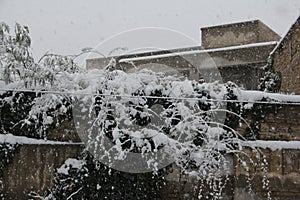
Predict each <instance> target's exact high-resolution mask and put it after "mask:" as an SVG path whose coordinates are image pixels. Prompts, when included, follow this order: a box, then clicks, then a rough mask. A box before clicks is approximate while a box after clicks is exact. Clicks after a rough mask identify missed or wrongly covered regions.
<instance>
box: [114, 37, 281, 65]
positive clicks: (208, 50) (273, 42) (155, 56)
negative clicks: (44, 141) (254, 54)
mask: <svg viewBox="0 0 300 200" xmlns="http://www.w3.org/2000/svg"><path fill="white" fill-rule="evenodd" d="M276 44H277V41H271V42H260V43H252V44H245V45H238V46H230V47H222V48H217V49H201V50H192V51H182V52H171V53H166V54H159V55H149V56H141V57H134V58H122V59H120V60H119V63H126V62H134V61H141V60H150V59H157V58H166V57H174V56H184V55H193V54H201V53H211V52H220V51H229V50H237V49H245V48H253V47H261V46H270V45H276Z"/></svg>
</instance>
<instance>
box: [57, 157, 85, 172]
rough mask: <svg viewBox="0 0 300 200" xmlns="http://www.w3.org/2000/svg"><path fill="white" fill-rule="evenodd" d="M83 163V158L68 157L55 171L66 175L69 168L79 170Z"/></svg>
mask: <svg viewBox="0 0 300 200" xmlns="http://www.w3.org/2000/svg"><path fill="white" fill-rule="evenodd" d="M85 164H86V162H85V161H84V160H77V159H75V158H68V159H67V160H66V161H65V163H64V164H63V165H62V166H61V167H60V168H58V169H57V173H59V174H63V175H68V174H69V170H70V169H75V170H80V169H81V168H82V167H83V166H84V165H85Z"/></svg>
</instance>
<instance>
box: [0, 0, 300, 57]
mask: <svg viewBox="0 0 300 200" xmlns="http://www.w3.org/2000/svg"><path fill="white" fill-rule="evenodd" d="M299 14H300V1H299V0H207V1H204V0H147V1H146V0H76V1H75V0H73V1H71V0H48V1H45V0H26V1H24V0H0V21H4V22H7V23H9V24H10V25H13V24H14V22H19V23H21V24H23V25H27V26H29V28H30V35H31V37H32V40H33V53H34V54H35V57H36V58H38V57H40V56H41V55H43V53H45V52H46V51H48V50H51V52H55V53H60V54H73V53H78V52H79V51H80V50H81V49H82V48H84V47H96V48H98V47H99V45H100V46H101V48H98V49H100V51H103V53H104V54H107V52H109V51H110V50H112V49H113V48H115V47H126V46H130V45H131V44H134V45H135V46H134V48H139V47H140V48H146V47H155V48H173V47H178V46H185V45H186V46H188V45H193V44H196V45H198V44H200V30H199V29H200V27H204V26H211V25H216V24H224V23H230V22H238V21H245V20H252V19H260V20H261V21H262V22H264V23H265V24H267V25H268V26H269V27H271V28H272V29H273V30H274V31H276V32H277V33H278V34H280V35H284V34H285V33H286V31H287V30H288V28H289V27H290V26H291V25H292V24H293V23H294V22H295V20H296V18H297V17H298V16H299ZM141 27H161V28H162V29H158V28H156V29H151V28H150V29H149V28H148V29H141ZM137 28H139V29H137ZM132 29H134V30H132ZM128 30H132V31H129V32H128ZM124 31H127V32H125V33H124ZM121 32H123V34H120V33H121ZM178 32H180V34H179V33H178ZM116 34H119V35H117V38H118V37H119V39H115V38H116V37H112V36H113V35H116ZM126 34H127V36H126ZM124 35H125V36H126V37H123V36H124ZM120 36H121V37H120ZM180 37H181V39H179V38H180ZM189 37H190V38H191V39H192V40H193V41H192V40H190V38H189ZM109 38H110V39H109ZM112 40H118V42H120V41H122V40H123V42H124V44H119V43H118V42H112ZM125 41H126V42H125ZM145 41H147V43H144V42H145ZM101 42H104V44H101ZM105 42H106V43H110V44H109V45H106V46H105Z"/></svg>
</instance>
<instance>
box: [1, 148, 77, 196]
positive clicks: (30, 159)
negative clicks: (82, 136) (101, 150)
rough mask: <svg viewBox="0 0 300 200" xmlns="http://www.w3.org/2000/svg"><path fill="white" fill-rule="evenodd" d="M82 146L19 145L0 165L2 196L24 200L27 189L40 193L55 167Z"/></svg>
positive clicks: (50, 183)
mask: <svg viewBox="0 0 300 200" xmlns="http://www.w3.org/2000/svg"><path fill="white" fill-rule="evenodd" d="M82 149H83V146H81V145H79V144H69V145H66V144H63V145H57V144H56V145H51V144H49V145H48V144H47V145H45V144H41V145H32V144H24V145H20V146H19V147H18V148H17V149H16V152H15V154H14V157H13V160H12V162H11V163H10V164H8V165H7V166H5V167H4V169H3V179H2V180H3V193H4V195H5V199H8V200H16V199H18V200H23V199H24V200H25V199H28V193H29V192H31V191H34V192H37V193H39V194H43V193H44V192H45V191H46V190H47V189H49V188H51V186H53V180H54V179H53V178H54V174H55V170H56V169H57V168H59V167H60V166H61V165H62V164H63V163H64V162H65V160H66V159H67V158H70V157H76V156H78V155H79V154H80V153H81V151H82Z"/></svg>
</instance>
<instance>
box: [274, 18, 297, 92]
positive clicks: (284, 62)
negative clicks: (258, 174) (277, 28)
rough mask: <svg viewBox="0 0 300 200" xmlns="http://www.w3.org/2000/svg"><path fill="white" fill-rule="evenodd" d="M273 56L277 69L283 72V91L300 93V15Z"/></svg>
mask: <svg viewBox="0 0 300 200" xmlns="http://www.w3.org/2000/svg"><path fill="white" fill-rule="evenodd" d="M272 56H273V59H274V68H275V71H277V72H280V73H281V78H282V80H281V91H282V92H285V93H295V94H300V87H299V85H300V17H299V18H298V19H297V21H296V22H295V23H294V24H293V26H292V28H291V29H290V31H289V32H288V33H287V35H286V36H285V37H284V38H283V39H282V41H281V43H280V44H279V45H278V47H277V48H276V50H275V51H274V53H273V55H272Z"/></svg>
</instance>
